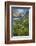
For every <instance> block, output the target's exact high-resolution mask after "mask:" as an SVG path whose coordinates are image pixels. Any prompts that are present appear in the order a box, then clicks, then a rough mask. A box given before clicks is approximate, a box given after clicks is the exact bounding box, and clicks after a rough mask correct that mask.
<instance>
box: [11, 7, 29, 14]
mask: <svg viewBox="0 0 36 46" xmlns="http://www.w3.org/2000/svg"><path fill="white" fill-rule="evenodd" d="M12 9H13V12H14V13H15V12H19V13H24V14H25V13H26V12H27V11H29V8H19V7H18V8H17V7H13V8H12Z"/></svg>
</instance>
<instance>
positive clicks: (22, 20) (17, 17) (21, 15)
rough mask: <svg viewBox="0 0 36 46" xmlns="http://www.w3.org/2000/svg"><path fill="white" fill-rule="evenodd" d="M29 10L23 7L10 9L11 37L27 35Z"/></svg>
mask: <svg viewBox="0 0 36 46" xmlns="http://www.w3.org/2000/svg"><path fill="white" fill-rule="evenodd" d="M29 9H30V8H25V7H12V8H11V12H12V18H11V19H12V22H11V27H12V28H11V29H12V30H11V33H12V35H13V36H28V35H29Z"/></svg>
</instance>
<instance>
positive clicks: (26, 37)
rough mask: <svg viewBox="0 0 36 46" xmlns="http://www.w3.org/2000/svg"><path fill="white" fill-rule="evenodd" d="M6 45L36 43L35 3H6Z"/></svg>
mask: <svg viewBox="0 0 36 46" xmlns="http://www.w3.org/2000/svg"><path fill="white" fill-rule="evenodd" d="M5 30H6V31H5V43H6V44H12V43H32V42H35V3H32V2H10V1H7V2H5Z"/></svg>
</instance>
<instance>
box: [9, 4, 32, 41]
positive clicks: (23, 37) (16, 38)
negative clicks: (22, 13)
mask: <svg viewBox="0 0 36 46" xmlns="http://www.w3.org/2000/svg"><path fill="white" fill-rule="evenodd" d="M11 7H30V10H29V36H13V37H11ZM9 8H10V40H31V39H32V6H29V5H28V6H27V5H10V7H9Z"/></svg>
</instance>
